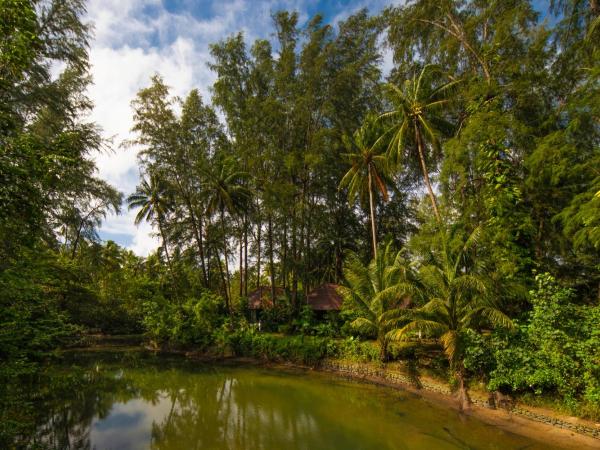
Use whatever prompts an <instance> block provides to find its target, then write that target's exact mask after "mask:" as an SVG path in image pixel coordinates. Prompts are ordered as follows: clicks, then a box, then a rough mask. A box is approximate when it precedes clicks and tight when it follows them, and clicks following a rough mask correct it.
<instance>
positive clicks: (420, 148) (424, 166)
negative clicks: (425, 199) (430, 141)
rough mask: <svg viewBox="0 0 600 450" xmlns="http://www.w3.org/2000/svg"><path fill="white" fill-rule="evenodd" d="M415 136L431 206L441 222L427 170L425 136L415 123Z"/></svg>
mask: <svg viewBox="0 0 600 450" xmlns="http://www.w3.org/2000/svg"><path fill="white" fill-rule="evenodd" d="M415 138H416V141H417V149H418V151H419V161H420V162H421V170H422V171H423V178H424V179H425V184H426V185H427V191H428V192H429V198H430V200H431V206H433V212H434V214H435V218H436V219H437V221H438V222H440V223H441V221H442V217H441V216H440V211H439V210H438V206H437V202H436V200H435V195H434V193H433V188H432V187H431V181H430V180H429V172H428V171H427V164H426V163H425V154H424V150H423V138H422V137H421V133H420V132H419V127H418V125H417V124H416V123H415Z"/></svg>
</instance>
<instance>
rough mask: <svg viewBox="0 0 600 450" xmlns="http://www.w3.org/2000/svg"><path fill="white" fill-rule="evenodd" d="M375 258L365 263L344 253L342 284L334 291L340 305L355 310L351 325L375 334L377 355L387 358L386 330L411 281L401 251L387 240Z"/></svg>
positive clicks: (394, 319)
mask: <svg viewBox="0 0 600 450" xmlns="http://www.w3.org/2000/svg"><path fill="white" fill-rule="evenodd" d="M380 250H381V251H380V252H378V256H377V258H374V259H373V260H371V262H370V263H369V264H368V265H365V264H364V263H363V262H362V261H361V260H360V258H359V257H358V255H357V254H356V253H353V252H350V253H348V255H347V257H346V259H345V261H344V269H343V274H344V284H343V285H342V286H340V287H339V288H338V292H339V293H340V295H341V296H342V297H343V299H344V304H345V305H347V306H349V307H350V308H353V309H355V310H356V311H357V313H358V315H359V317H358V318H357V319H356V320H354V321H353V322H352V324H351V325H352V327H354V328H355V329H356V330H357V331H360V332H362V333H366V334H371V335H374V336H376V337H377V343H378V345H379V352H380V358H381V360H382V361H386V360H387V359H388V344H389V338H388V333H389V332H390V331H391V330H392V329H394V327H396V326H397V324H398V321H399V320H400V319H401V317H402V315H403V313H404V308H403V307H405V306H406V302H407V295H408V294H409V292H410V291H412V290H413V284H412V283H407V282H406V280H407V279H408V276H409V274H408V273H407V272H408V269H407V266H406V264H404V260H403V258H402V254H401V252H395V251H394V250H393V248H392V245H391V243H388V244H387V245H386V246H385V247H384V248H382V249H380Z"/></svg>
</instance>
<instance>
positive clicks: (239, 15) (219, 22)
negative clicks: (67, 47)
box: [87, 0, 548, 255]
mask: <svg viewBox="0 0 600 450" xmlns="http://www.w3.org/2000/svg"><path fill="white" fill-rule="evenodd" d="M401 1H402V0H395V1H390V0H387V1H386V0H196V1H194V0H165V1H162V0H89V2H88V17H87V19H88V20H89V21H90V22H92V23H93V24H94V29H95V39H94V41H93V42H92V46H91V48H90V62H91V67H92V69H91V70H92V77H93V85H92V86H91V87H90V89H89V91H88V94H89V96H90V98H91V99H92V100H93V101H94V103H95V108H94V111H93V113H92V114H91V117H90V118H91V119H92V120H94V121H95V122H97V123H98V124H99V125H100V126H101V127H102V129H103V133H104V136H105V137H106V138H107V139H110V145H109V147H110V148H111V149H110V151H106V152H103V153H101V154H98V155H97V156H96V162H97V165H98V169H99V175H100V176H101V177H102V178H104V179H106V180H107V181H109V182H110V183H112V184H113V185H114V186H116V187H117V188H118V189H119V190H121V191H122V192H123V193H124V194H125V195H128V194H130V193H131V192H133V191H134V189H135V186H136V184H137V182H138V180H139V170H138V166H137V161H136V148H124V147H123V146H122V145H121V143H122V142H123V141H124V140H127V139H129V138H131V135H130V129H131V125H132V122H131V115H132V114H131V108H130V103H131V100H132V99H133V98H134V96H135V94H136V92H137V91H138V90H139V89H140V88H142V87H144V86H146V85H148V83H149V79H150V76H151V75H153V74H154V73H157V72H158V73H160V74H161V75H162V76H163V77H164V78H165V80H166V82H167V84H168V85H169V86H170V87H171V88H172V93H173V94H174V95H178V96H181V97H183V96H185V95H186V94H187V93H188V92H189V91H190V90H191V89H193V88H197V89H199V91H200V92H201V93H202V95H203V96H204V97H205V98H210V86H211V85H212V83H213V82H214V74H213V73H212V72H211V71H210V70H209V69H208V68H207V65H206V64H207V62H208V61H209V60H210V56H209V44H211V43H213V42H217V41H219V40H221V39H224V38H226V37H227V36H229V35H230V34H232V33H236V32H238V31H244V33H245V35H246V39H247V40H248V41H253V40H254V39H257V38H270V37H271V36H272V33H273V31H274V30H273V28H272V26H271V14H272V13H273V12H275V11H278V10H281V9H287V10H295V11H298V12H299V14H300V21H301V22H304V21H306V20H307V19H308V18H310V17H311V16H313V15H314V14H316V13H320V14H322V15H323V16H324V18H325V20H326V21H327V22H329V23H337V22H338V21H340V20H343V19H345V18H346V17H348V16H349V15H351V14H352V13H354V12H356V11H358V10H359V9H361V8H368V9H369V11H371V12H378V11H380V10H381V9H382V8H384V7H385V6H387V5H390V4H393V3H395V4H397V3H400V2H401ZM534 3H535V4H536V6H539V7H540V9H543V8H544V7H545V6H546V5H547V3H548V2H547V1H544V0H535V2H534ZM383 64H384V66H385V67H384V72H385V71H387V69H389V68H390V66H391V64H392V62H391V58H390V55H389V54H388V55H384V60H383ZM134 215H135V212H134V211H127V210H126V208H124V211H123V213H122V214H121V215H119V216H115V215H112V216H110V217H108V218H107V220H106V221H105V222H104V224H103V225H102V227H101V229H100V236H101V237H102V238H103V239H112V240H114V241H116V242H118V243H119V244H121V245H124V246H126V247H128V248H130V249H131V250H133V251H134V252H136V253H137V254H139V255H147V254H148V253H149V252H151V251H152V250H154V249H155V248H156V247H157V245H158V243H159V242H158V239H157V237H156V236H155V234H154V233H153V231H152V229H151V227H150V225H149V224H145V223H144V224H141V225H140V226H139V227H136V226H135V225H134V224H133V218H134Z"/></svg>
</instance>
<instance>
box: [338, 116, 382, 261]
mask: <svg viewBox="0 0 600 450" xmlns="http://www.w3.org/2000/svg"><path fill="white" fill-rule="evenodd" d="M384 139H385V133H383V129H382V128H381V125H380V124H379V122H377V118H376V117H375V116H367V118H366V119H365V122H364V124H363V125H362V127H360V128H359V129H358V130H356V131H355V132H354V135H353V137H352V138H351V139H350V138H348V137H347V136H345V137H344V142H345V144H346V147H347V148H348V150H349V151H351V153H347V154H346V155H345V156H346V157H347V158H348V159H349V161H350V164H351V167H350V169H349V170H348V172H346V174H345V175H344V177H343V178H342V181H341V182H340V188H346V187H347V188H348V201H349V202H350V203H354V202H355V201H356V199H357V198H359V199H360V202H361V204H363V205H364V204H365V203H366V201H365V200H366V198H367V197H368V199H369V211H370V216H371V236H372V243H373V257H374V258H375V259H377V230H376V226H375V201H374V194H375V192H379V193H380V194H381V196H382V197H383V200H384V201H387V200H388V186H389V185H390V184H391V182H390V179H389V176H388V170H387V159H386V156H385V145H384Z"/></svg>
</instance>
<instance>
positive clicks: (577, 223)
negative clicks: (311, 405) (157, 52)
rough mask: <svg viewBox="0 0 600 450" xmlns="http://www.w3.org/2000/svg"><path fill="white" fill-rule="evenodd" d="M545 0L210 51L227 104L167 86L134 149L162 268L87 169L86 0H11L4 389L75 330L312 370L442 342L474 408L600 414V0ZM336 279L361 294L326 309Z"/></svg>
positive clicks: (2, 54) (3, 20)
mask: <svg viewBox="0 0 600 450" xmlns="http://www.w3.org/2000/svg"><path fill="white" fill-rule="evenodd" d="M534 3H535V2H531V1H529V0H513V1H502V2H482V1H477V0H461V1H452V0H444V1H439V0H412V1H409V2H407V3H406V4H405V5H402V6H397V7H389V8H387V9H386V10H384V11H383V12H382V13H381V14H379V15H370V14H369V13H368V12H367V11H366V10H363V11H359V12H357V13H356V14H354V15H352V16H350V17H348V18H347V19H345V20H344V21H342V22H339V23H337V24H334V25H332V24H326V23H324V21H323V19H322V18H321V17H320V16H315V17H312V18H310V19H308V20H307V22H306V23H301V20H300V17H301V16H300V15H299V14H298V13H297V12H285V11H280V12H277V13H276V14H274V16H273V27H274V30H275V31H276V33H275V35H274V36H273V39H272V41H268V40H262V39H259V40H256V41H255V42H253V43H247V42H246V41H245V37H244V35H243V34H242V33H238V34H234V35H232V36H230V37H229V38H227V39H225V40H224V41H221V42H217V43H215V44H213V45H212V46H211V47H210V53H211V56H212V62H211V64H210V67H209V69H210V70H212V71H213V72H214V74H215V75H216V81H215V83H214V85H213V86H212V91H211V92H212V98H210V99H203V98H201V96H200V94H199V92H198V91H197V90H192V91H191V92H190V93H189V94H188V95H187V96H186V98H185V99H183V100H180V99H178V98H175V97H173V96H172V94H171V92H170V90H169V87H168V86H167V85H166V84H165V82H164V81H163V79H162V78H161V77H160V76H159V75H155V76H153V77H151V78H150V84H149V86H148V87H146V88H144V89H141V90H140V91H139V92H138V94H137V96H136V98H135V99H134V101H133V102H132V109H133V119H134V125H133V129H132V136H133V137H132V139H131V140H130V141H129V142H128V144H131V145H136V148H138V149H139V154H138V157H139V166H140V170H141V174H142V178H141V181H140V183H139V186H138V187H137V189H136V191H135V192H133V193H129V194H130V195H129V196H128V197H127V205H128V207H129V208H131V209H135V210H136V211H137V217H136V223H140V222H141V221H148V222H149V223H150V224H151V225H152V226H153V227H154V229H155V230H156V232H157V235H159V236H160V240H161V245H160V247H159V248H158V249H157V250H156V252H155V253H153V254H151V255H150V256H148V257H147V258H141V257H138V256H136V255H134V254H133V253H132V252H130V251H128V250H125V249H122V248H120V247H119V246H118V245H117V244H115V243H114V242H110V241H109V242H104V243H103V242H101V241H100V238H99V235H98V228H99V226H100V225H101V223H102V220H103V219H104V218H105V217H106V216H107V215H108V214H109V213H118V212H119V211H120V209H121V207H122V203H123V195H122V194H121V193H119V192H118V191H117V190H116V189H114V188H113V187H111V186H110V185H108V184H107V183H106V182H105V181H104V180H101V179H99V178H98V177H97V175H96V167H95V163H94V155H95V154H96V153H97V152H100V151H104V150H105V149H106V146H107V143H106V142H104V141H103V139H102V137H101V134H100V131H99V129H98V127H97V125H96V124H94V123H89V122H86V121H85V113H86V112H89V111H90V109H91V108H92V107H93V105H92V104H91V102H90V101H89V100H88V99H87V98H86V97H85V90H86V87H87V86H88V84H89V83H90V81H91V80H90V79H89V74H88V60H87V48H88V43H89V40H90V39H91V36H90V33H89V26H88V25H86V24H84V23H83V21H82V17H83V15H84V13H85V7H84V4H83V2H82V1H81V0H60V1H59V0H39V1H34V0H5V1H3V2H2V3H0V14H1V16H0V31H1V35H0V330H1V331H0V385H2V384H4V383H3V380H4V379H9V378H11V379H14V377H16V376H18V375H19V374H21V375H22V376H24V377H25V376H26V375H27V373H28V372H30V371H31V370H33V367H34V366H33V365H32V362H34V361H37V360H39V359H41V358H42V357H44V356H46V355H48V354H49V353H50V352H51V351H52V350H53V349H55V348H57V347H60V346H64V345H67V344H69V343H73V341H74V339H75V338H76V336H77V335H78V334H80V333H96V332H101V333H113V334H117V333H142V332H143V333H145V334H146V335H147V337H148V338H149V339H150V340H152V341H154V343H155V344H156V345H160V346H171V347H185V348H192V349H196V350H199V351H213V350H216V352H217V353H221V354H222V353H225V352H228V351H233V353H235V354H241V355H250V356H255V357H261V358H263V357H264V358H267V359H285V360H291V361H294V362H299V363H304V364H315V363H316V362H318V361H320V360H321V359H322V358H324V357H328V356H335V357H349V358H351V359H352V358H354V359H356V360H363V361H374V360H375V359H383V360H386V359H388V358H392V359H394V358H405V359H411V358H413V359H414V352H412V350H411V351H403V350H401V351H400V350H398V348H404V347H402V346H403V345H408V344H400V343H399V342H401V341H406V340H408V341H410V342H411V343H414V342H417V343H421V344H423V343H424V342H431V340H435V341H437V342H439V343H441V347H442V348H443V352H444V355H445V357H446V363H445V364H446V366H445V369H447V370H448V374H449V375H450V376H453V377H456V379H457V381H458V382H459V386H460V388H461V389H460V391H461V392H462V397H463V400H465V403H468V401H467V400H468V396H467V395H466V386H467V384H468V380H469V378H481V379H483V380H485V382H486V383H487V384H488V388H489V389H490V390H496V389H498V390H501V391H503V392H505V393H510V394H514V395H520V396H527V395H529V396H541V395H543V396H546V397H552V398H555V399H558V400H559V401H561V402H562V403H563V404H564V405H566V406H567V407H568V408H570V409H571V410H572V411H574V412H577V413H580V414H583V415H588V416H595V417H598V414H599V413H598V411H600V385H599V384H598V380H599V379H600V368H599V366H600V355H599V353H598V351H599V348H600V305H599V302H600V195H599V192H600V175H599V173H598V167H600V81H599V80H600V47H599V46H598V39H596V38H595V37H597V35H598V30H600V26H599V25H598V23H600V22H599V20H600V8H599V7H598V2H597V1H595V0H594V1H592V0H588V1H575V0H564V1H562V0H561V1H552V2H550V9H549V10H548V11H544V14H540V13H539V11H536V10H535V9H534V6H533V4H534ZM547 17H550V18H551V19H552V20H544V18H547ZM386 50H387V51H390V52H391V55H392V57H393V63H394V64H393V68H392V70H391V72H390V73H389V74H383V73H382V70H381V62H382V59H383V52H384V51H386ZM57 67H62V70H59V73H58V74H57V75H53V73H54V72H53V70H51V69H53V68H57ZM220 118H222V121H221V119H220ZM356 199H359V200H360V201H359V202H356V203H355V200H356ZM349 200H350V201H349ZM378 242H379V243H384V245H383V246H382V245H380V246H379V247H378V245H377V243H378ZM378 249H379V250H378ZM536 274H537V275H536ZM324 282H332V283H338V284H341V285H342V287H341V288H340V292H341V293H342V294H343V296H344V298H345V304H344V310H343V311H342V313H341V314H340V315H339V316H336V317H329V318H328V319H327V320H320V319H319V320H318V319H317V318H316V317H315V316H314V315H313V314H312V312H311V311H310V309H308V308H307V307H306V306H305V305H306V296H307V294H308V293H309V292H310V291H311V289H312V288H314V287H316V286H319V285H320V284H322V283H324ZM259 286H269V288H270V295H269V296H268V297H270V299H271V300H272V301H273V302H274V305H273V307H267V308H265V311H264V312H263V315H262V319H261V320H262V322H261V324H260V326H261V327H262V328H261V330H258V329H256V328H254V325H252V326H251V325H248V323H247V319H248V318H249V314H248V311H247V306H248V304H247V297H248V295H249V294H251V291H252V290H254V289H255V288H258V287H259ZM409 305H410V306H409ZM265 330H266V331H277V332H281V333H284V334H286V336H283V337H282V336H278V337H275V336H273V335H270V334H265V333H263V332H264V331H265ZM289 335H293V336H289ZM365 338H373V339H376V340H377V342H378V347H377V346H373V345H372V344H371V343H366V342H364V341H362V340H361V339H365ZM424 339H427V341H425V340H424ZM390 346H391V347H390ZM421 347H422V348H424V347H426V346H425V345H421ZM411 348H412V347H411ZM438 356H439V355H438V354H436V357H438ZM0 394H2V393H0ZM1 396H2V395H0V397H1Z"/></svg>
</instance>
